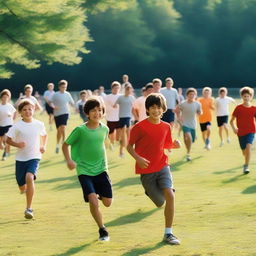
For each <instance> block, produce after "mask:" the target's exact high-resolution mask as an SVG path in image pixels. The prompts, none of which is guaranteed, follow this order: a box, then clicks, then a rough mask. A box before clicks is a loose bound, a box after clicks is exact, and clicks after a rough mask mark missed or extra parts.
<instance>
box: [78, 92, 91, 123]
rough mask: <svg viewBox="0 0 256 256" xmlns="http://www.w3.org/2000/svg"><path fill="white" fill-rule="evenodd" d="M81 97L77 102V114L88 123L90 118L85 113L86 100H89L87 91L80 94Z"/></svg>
mask: <svg viewBox="0 0 256 256" xmlns="http://www.w3.org/2000/svg"><path fill="white" fill-rule="evenodd" d="M79 97H80V99H79V100H78V101H77V102H76V112H77V113H79V115H80V117H81V119H82V120H83V122H86V121H88V118H87V116H86V114H85V113H84V104H85V103H86V99H87V92H86V90H82V91H81V92H80V93H79Z"/></svg>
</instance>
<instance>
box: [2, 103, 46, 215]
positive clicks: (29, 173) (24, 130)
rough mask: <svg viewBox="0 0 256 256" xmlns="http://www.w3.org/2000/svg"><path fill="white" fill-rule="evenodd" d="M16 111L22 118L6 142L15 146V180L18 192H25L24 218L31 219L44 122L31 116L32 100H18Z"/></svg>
mask: <svg viewBox="0 0 256 256" xmlns="http://www.w3.org/2000/svg"><path fill="white" fill-rule="evenodd" d="M18 111H19V113H20V115H21V118H22V120H20V121H18V122H16V123H15V124H14V125H13V126H12V127H11V128H10V130H9V131H8V133H7V143H8V144H10V145H11V146H14V147H16V148H17V153H16V172H15V173H16V181H17V183H18V186H19V189H20V192H21V193H26V199H27V202H26V203H27V205H26V209H25V212H24V214H25V218H26V219H32V218H33V217H34V215H33V210H32V200H33V196H34V191H35V186H34V180H35V179H36V174H37V171H38V167H39V161H40V159H41V157H42V153H44V152H45V148H46V141H47V134H46V131H45V126H44V123H43V122H41V121H38V120H36V119H34V118H33V115H34V111H35V105H34V103H33V102H32V101H30V100H27V99H25V100H22V101H20V103H19V105H18Z"/></svg>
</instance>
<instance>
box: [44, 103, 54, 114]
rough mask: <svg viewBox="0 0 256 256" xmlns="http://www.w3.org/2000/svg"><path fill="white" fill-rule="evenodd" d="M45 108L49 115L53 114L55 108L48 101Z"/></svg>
mask: <svg viewBox="0 0 256 256" xmlns="http://www.w3.org/2000/svg"><path fill="white" fill-rule="evenodd" d="M45 110H46V112H47V114H48V115H53V108H52V107H51V106H50V105H49V104H48V103H45Z"/></svg>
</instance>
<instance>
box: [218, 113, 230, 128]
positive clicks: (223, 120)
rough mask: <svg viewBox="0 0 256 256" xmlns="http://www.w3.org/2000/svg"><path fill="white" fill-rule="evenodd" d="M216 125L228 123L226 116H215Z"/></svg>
mask: <svg viewBox="0 0 256 256" xmlns="http://www.w3.org/2000/svg"><path fill="white" fill-rule="evenodd" d="M217 123H218V127H220V126H222V125H223V124H227V123H228V116H217Z"/></svg>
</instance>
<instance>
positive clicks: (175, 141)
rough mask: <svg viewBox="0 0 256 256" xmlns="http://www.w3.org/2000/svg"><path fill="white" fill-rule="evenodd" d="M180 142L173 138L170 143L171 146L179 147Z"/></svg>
mask: <svg viewBox="0 0 256 256" xmlns="http://www.w3.org/2000/svg"><path fill="white" fill-rule="evenodd" d="M180 147H181V142H180V141H179V140H174V141H173V144H172V148H180Z"/></svg>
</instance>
